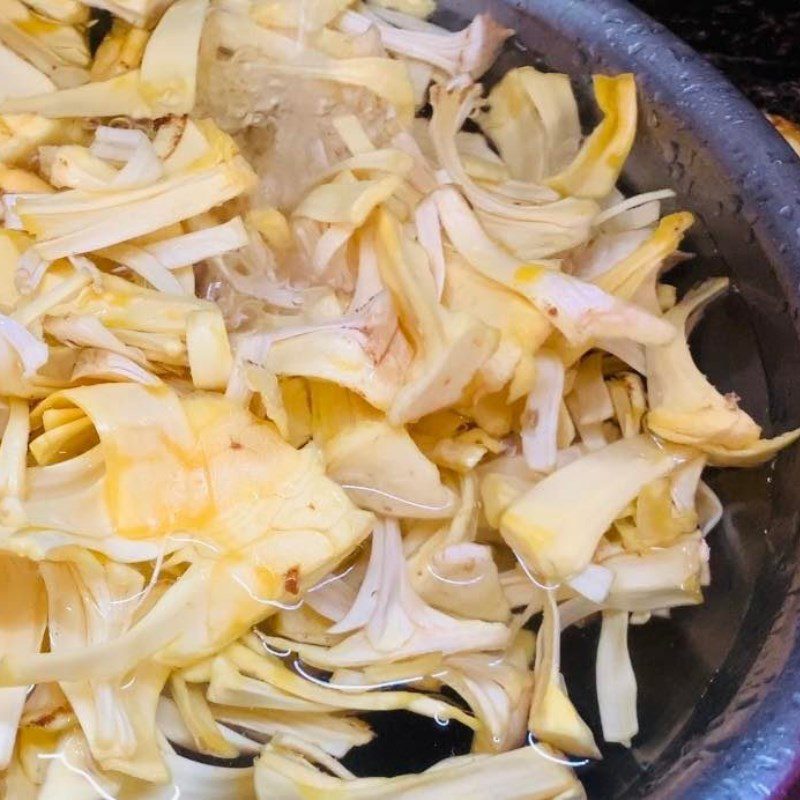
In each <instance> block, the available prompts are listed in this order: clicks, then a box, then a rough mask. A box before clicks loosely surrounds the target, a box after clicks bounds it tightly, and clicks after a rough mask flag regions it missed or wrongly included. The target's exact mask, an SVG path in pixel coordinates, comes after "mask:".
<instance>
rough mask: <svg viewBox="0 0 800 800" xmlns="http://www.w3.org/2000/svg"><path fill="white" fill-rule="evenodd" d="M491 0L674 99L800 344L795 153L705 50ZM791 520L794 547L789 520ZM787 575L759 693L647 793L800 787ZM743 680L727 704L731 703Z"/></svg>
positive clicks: (638, 25)
mask: <svg viewBox="0 0 800 800" xmlns="http://www.w3.org/2000/svg"><path fill="white" fill-rule="evenodd" d="M500 4H501V6H502V5H504V6H505V8H503V9H502V11H503V14H504V16H505V17H507V19H504V22H510V23H511V26H512V27H514V18H515V17H516V19H518V20H522V19H524V18H526V17H533V18H534V19H535V20H536V21H537V22H538V23H540V24H542V25H543V26H544V27H545V28H547V29H549V30H552V31H553V32H554V33H556V34H558V35H559V36H561V37H563V38H565V39H567V40H571V41H573V42H575V43H576V48H577V49H579V50H581V49H582V50H583V51H584V54H583V56H584V57H583V60H584V62H585V64H586V71H587V72H588V71H590V70H591V68H592V67H595V68H597V66H598V65H602V67H604V68H610V69H611V70H613V71H618V72H625V71H630V72H633V73H634V74H635V75H636V77H637V84H638V85H639V89H640V93H643V94H644V95H645V96H646V97H650V98H654V99H656V98H657V102H658V104H659V105H661V106H663V107H667V108H670V109H676V116H677V117H678V118H680V119H681V120H682V121H684V122H685V123H687V125H688V126H689V127H690V128H691V131H692V134H693V135H694V136H695V137H696V139H697V141H698V144H699V147H700V148H702V149H703V155H704V156H707V157H708V159H709V161H710V162H711V163H712V164H713V165H714V166H715V168H716V169H717V170H718V171H719V172H720V173H721V174H722V175H723V176H725V178H726V179H729V181H730V183H731V185H732V186H734V187H735V188H736V189H737V191H738V193H739V194H740V196H741V198H742V201H743V203H742V209H741V212H740V213H741V214H742V215H744V216H745V218H746V219H747V220H748V222H749V224H750V225H751V227H752V232H753V234H754V239H755V242H756V244H757V245H758V246H759V248H760V249H761V251H762V252H763V254H764V260H765V267H766V268H767V269H769V270H770V271H771V272H772V274H773V276H774V277H775V279H776V280H777V282H778V285H779V288H780V291H781V294H782V298H781V299H782V300H784V301H785V303H786V312H787V315H789V318H790V322H791V325H792V328H793V331H794V334H795V337H796V340H797V341H798V343H800V158H798V157H797V155H796V154H795V153H794V151H793V150H792V149H791V148H790V146H789V144H788V143H787V142H786V141H785V140H784V139H783V137H782V136H781V135H780V134H779V133H778V132H777V131H776V130H775V128H774V127H773V126H772V125H771V124H770V122H769V121H768V120H767V118H766V116H765V115H764V114H763V113H762V112H761V111H759V110H758V109H757V108H756V107H755V106H754V105H753V104H752V103H751V102H750V101H749V100H748V99H747V98H746V97H745V96H744V94H742V92H741V91H740V90H739V89H738V88H736V87H735V86H734V85H733V84H732V83H731V82H730V81H729V80H728V79H727V78H726V77H725V76H724V75H723V74H722V73H721V72H720V71H719V70H718V69H717V68H716V67H714V66H713V65H712V64H711V63H710V62H709V61H707V60H706V59H705V58H704V57H703V56H702V55H700V54H699V53H697V52H696V51H695V50H694V49H693V48H691V47H690V46H689V45H688V44H687V43H686V42H684V41H683V40H681V39H679V38H678V37H677V36H675V35H674V34H673V33H671V32H670V31H669V30H668V29H667V28H666V27H665V26H663V25H662V24H661V23H658V22H656V21H655V20H654V19H653V18H652V17H650V16H648V15H647V14H646V13H644V12H642V11H640V10H638V9H636V8H634V7H633V6H632V5H631V4H630V3H629V2H627V0H555V1H554V0H500ZM482 5H484V6H486V5H492V4H489V3H486V2H483V3H482ZM598 40H601V44H600V43H598ZM595 44H597V49H596V50H594V51H593V48H594V45H595ZM598 51H599V52H598ZM544 55H545V60H546V53H545V54H544ZM654 64H658V68H657V69H654ZM754 143H755V144H756V146H755V147H754ZM793 528H794V531H793V532H794V539H793V545H794V549H795V553H797V551H798V547H797V545H798V541H797V523H796V520H794V521H793ZM794 563H795V564H796V563H797V558H796V557H795V562H794ZM787 584H788V586H787V593H786V595H785V597H783V598H782V602H781V606H780V608H779V609H778V613H777V615H776V616H775V618H774V619H773V621H772V624H771V627H770V631H769V633H768V635H767V639H766V641H765V643H764V646H763V648H762V649H761V651H760V652H759V654H758V655H757V656H756V658H755V660H754V663H753V664H752V666H751V669H750V670H749V672H747V673H746V674H745V676H744V680H743V683H742V687H750V686H757V687H758V692H757V695H756V696H757V702H756V703H754V704H752V706H751V705H745V704H742V705H743V707H742V708H738V709H734V711H733V713H731V714H728V712H729V709H726V710H725V711H724V712H722V716H725V717H726V720H729V721H730V722H731V723H732V727H733V729H734V730H733V731H725V732H723V731H713V730H709V731H707V732H706V733H705V734H702V735H701V736H700V737H699V744H700V745H701V749H702V750H703V754H702V757H700V758H697V756H696V754H691V753H681V756H680V757H679V758H677V760H676V762H675V763H674V765H673V766H672V767H671V768H670V769H668V770H667V771H666V773H665V776H664V777H667V778H668V780H667V781H666V784H669V785H665V783H664V781H660V782H659V785H656V786H654V787H652V794H651V795H649V797H651V798H653V800H662V799H663V800H667V798H671V799H672V800H676V799H677V798H688V797H691V798H692V800H722V799H723V798H727V799H728V800H730V798H734V797H735V798H740V797H741V798H751V797H754V796H758V797H766V798H771V800H791V798H795V797H798V796H800V570H798V569H797V568H796V567H795V568H794V569H793V571H792V573H791V574H790V575H789V576H788V580H787ZM742 687H740V689H739V690H737V694H736V695H735V696H734V698H733V699H732V700H731V702H730V704H729V707H732V706H735V705H736V702H737V697H738V695H739V693H740V692H741V690H742ZM732 734H733V736H732Z"/></svg>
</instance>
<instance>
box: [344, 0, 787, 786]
mask: <svg viewBox="0 0 800 800" xmlns="http://www.w3.org/2000/svg"><path fill="white" fill-rule="evenodd" d="M440 6H441V8H442V10H441V12H440V13H439V15H438V16H439V19H438V21H440V22H441V23H442V24H444V25H446V26H447V27H450V28H454V29H455V28H460V27H462V26H463V25H464V23H465V21H466V20H469V19H470V18H472V16H474V15H475V14H476V13H477V12H479V11H485V10H488V11H491V13H492V14H493V15H494V16H495V17H496V18H497V19H498V20H499V21H501V22H502V23H504V24H506V25H507V26H508V27H510V28H513V29H514V30H516V31H517V36H516V38H515V39H514V40H512V41H511V43H510V45H509V47H508V48H507V49H506V51H505V52H504V54H503V55H502V57H501V59H500V61H499V63H498V65H497V68H496V70H495V72H494V76H492V75H490V76H488V80H489V81H491V80H492V79H493V77H494V78H495V79H496V78H497V77H498V76H500V75H502V74H503V73H504V72H505V71H506V70H507V69H509V68H511V67H514V66H519V65H520V64H526V63H527V64H530V63H536V64H540V65H544V66H545V67H546V68H548V69H553V70H558V71H561V72H567V73H569V74H570V75H571V76H572V77H573V79H574V81H575V85H576V87H577V88H578V92H579V96H580V99H581V101H582V103H583V106H584V108H583V110H584V112H585V113H586V122H587V124H591V123H592V122H593V119H592V116H591V115H592V113H593V109H592V103H591V90H590V79H591V74H592V73H593V72H608V73H619V72H628V71H630V72H633V73H634V74H635V75H636V77H637V82H638V86H639V98H640V121H639V131H640V132H639V136H638V138H637V143H636V146H635V148H634V151H633V153H632V155H631V158H630V160H629V163H628V166H627V169H626V171H625V174H624V176H623V183H624V184H625V188H627V189H629V190H631V191H636V192H641V191H647V190H651V189H658V188H663V187H665V186H668V187H671V188H673V189H675V190H676V191H677V193H678V198H677V200H676V201H675V205H676V206H679V207H682V208H687V209H690V210H692V211H693V212H694V213H695V214H696V215H697V218H698V223H697V225H696V226H695V228H694V231H693V234H692V236H691V237H690V238H689V244H688V247H687V248H686V249H690V250H692V251H693V252H695V253H697V258H696V259H695V260H694V261H692V262H690V263H688V264H686V265H683V266H682V267H680V268H679V269H678V270H677V272H676V273H675V274H674V275H673V276H672V277H674V279H675V280H676V282H677V283H678V285H679V286H680V287H682V288H683V287H686V286H688V285H691V284H693V283H695V282H697V281H699V280H700V279H702V278H705V277H707V276H708V275H714V274H725V275H728V276H730V278H731V279H732V283H733V287H734V290H733V291H732V292H731V293H730V294H729V295H728V297H727V298H726V299H725V300H724V301H721V302H718V303H717V304H716V305H715V306H714V307H713V308H712V310H711V311H710V312H709V313H708V314H707V316H706V319H705V321H704V322H703V323H702V324H701V325H700V326H699V327H698V329H697V331H696V332H695V334H694V336H693V340H692V346H693V349H694V351H695V355H696V357H697V359H698V361H699V363H700V365H701V367H702V368H703V369H704V370H705V371H706V372H707V374H708V375H709V377H710V378H711V379H712V380H713V381H714V383H715V384H716V385H717V386H718V387H720V388H721V390H723V391H735V392H736V393H737V394H738V395H739V396H740V397H741V398H742V405H743V407H744V408H746V409H747V410H748V411H749V412H750V413H751V414H752V415H753V416H754V417H755V418H756V419H757V420H758V421H759V422H760V423H761V424H762V425H763V426H764V428H765V431H766V432H767V433H768V434H769V433H772V432H780V431H783V430H786V429H788V428H790V427H794V426H797V425H798V423H800V346H798V340H799V339H800V321H799V317H798V314H800V308H799V306H800V160H798V159H797V158H796V156H795V155H794V153H793V152H792V151H791V150H790V149H789V147H788V146H787V145H786V144H785V142H784V141H783V140H782V139H781V138H780V137H779V136H778V134H777V133H775V131H774V130H773V129H772V127H771V126H770V125H769V124H768V122H767V121H766V120H765V119H764V117H763V116H762V115H761V113H760V112H759V111H758V110H757V109H755V108H754V107H753V106H752V105H751V104H750V103H749V102H748V101H747V100H746V99H745V98H744V97H743V96H742V95H741V94H740V93H739V91H738V90H737V89H735V88H734V87H733V86H732V85H731V84H730V83H728V81H727V80H726V79H725V78H723V77H722V75H720V73H718V72H717V71H716V70H715V69H714V68H713V67H712V66H710V65H709V64H708V63H707V62H705V61H704V60H703V59H702V58H701V57H700V56H699V55H698V54H697V53H695V52H694V51H693V50H691V48H689V47H688V46H687V45H686V44H684V43H682V42H681V41H680V40H678V39H676V38H675V37H674V36H673V35H672V34H670V33H669V32H668V31H667V30H666V29H665V28H664V27H662V26H661V25H659V24H657V23H656V22H654V21H653V20H652V19H650V18H649V17H647V16H645V15H644V14H642V13H640V12H638V11H636V10H635V9H634V8H633V7H631V6H630V5H629V4H628V3H626V2H624V0H516V2H503V0H483V1H481V0H444V2H441V3H440ZM710 481H711V483H712V485H713V487H714V488H715V490H716V491H717V492H718V493H719V494H720V496H721V498H722V501H723V503H724V505H725V515H724V518H723V520H722V522H721V523H720V524H719V526H718V527H717V529H716V530H715V531H714V532H713V533H712V534H711V536H710V544H711V550H712V562H711V568H712V585H711V587H710V589H709V590H708V592H707V594H706V602H705V604H704V605H703V606H700V607H696V608H691V609H683V610H678V611H676V612H675V613H674V614H673V616H672V618H671V619H670V620H655V621H653V622H651V623H649V624H648V625H645V626H643V627H639V628H633V629H632V633H631V650H632V658H633V661H634V667H635V669H636V673H637V676H638V678H639V713H640V728H641V733H640V734H639V736H638V737H637V738H636V739H635V741H634V746H633V748H632V749H631V750H626V749H624V748H622V747H620V746H617V745H611V746H608V747H606V748H605V749H604V753H603V755H604V759H603V761H602V762H600V763H598V764H596V765H593V766H591V767H587V768H584V769H583V770H581V772H582V774H581V778H582V779H583V780H584V782H585V784H586V786H587V789H588V791H589V796H590V798H593V800H616V798H625V800H636V798H644V797H647V798H657V799H658V800H662V799H663V798H676V799H677V798H680V799H681V800H723V798H729V799H730V800H733V799H734V798H735V799H736V800H739V799H741V800H753V799H754V798H763V797H769V798H789V800H791V798H798V797H800V783H797V776H798V773H799V772H800V761H799V760H798V758H799V757H798V749H799V747H800V643H799V642H798V632H799V631H800V626H799V625H798V622H799V621H800V613H799V612H800V570H799V569H798V563H799V556H800V539H799V537H798V513H799V512H800V491H798V487H800V452H798V448H793V449H791V450H789V451H788V452H784V453H782V454H781V455H780V456H779V458H778V459H777V460H776V461H775V462H774V463H773V464H770V465H767V466H765V467H763V468H760V469H757V470H742V471H739V470H737V471H734V470H717V471H714V472H712V474H711V475H710ZM597 633H598V631H597V626H590V627H589V628H588V629H586V630H583V631H571V632H570V633H569V635H568V636H567V637H565V642H564V646H563V650H562V654H563V655H562V658H563V659H564V663H563V668H564V671H565V675H566V679H567V683H568V686H569V688H570V692H571V695H572V696H573V699H574V700H575V702H576V705H577V706H578V708H579V710H580V711H581V712H582V713H583V714H584V715H585V718H586V719H587V720H588V721H589V722H590V724H591V725H592V727H593V728H594V730H595V732H596V733H598V734H599V724H598V715H597V708H596V701H595V698H594V651H595V647H596V640H597ZM393 719H394V720H396V717H394V718H393ZM374 723H376V724H377V725H378V727H379V728H382V729H383V730H384V731H385V733H386V736H385V737H382V738H383V741H384V742H386V741H388V742H391V746H390V747H388V748H386V749H383V750H381V749H377V748H378V746H376V748H375V749H373V748H372V747H371V746H370V747H367V748H362V749H361V750H360V751H357V753H358V754H357V755H354V756H353V766H354V767H355V768H357V769H361V770H362V771H363V772H371V773H372V774H376V773H377V774H392V773H396V772H400V771H404V770H406V771H407V770H419V769H422V768H424V767H426V766H428V765H429V764H430V763H432V762H434V761H436V760H438V759H439V758H442V757H443V756H446V755H449V754H450V753H451V752H458V751H462V752H463V748H464V746H465V744H466V741H465V737H464V736H463V735H462V733H460V732H458V731H453V732H445V735H441V734H439V735H437V734H435V733H434V732H433V731H432V730H431V726H430V724H429V723H425V722H421V721H419V720H416V721H412V720H408V722H407V723H406V722H403V723H402V724H398V723H396V722H392V723H391V727H389V728H388V729H387V725H388V723H387V722H386V721H381V720H380V719H376V720H374ZM426 725H427V727H426ZM434 727H435V726H434ZM454 727H457V726H454ZM599 738H600V737H599V736H598V740H599Z"/></svg>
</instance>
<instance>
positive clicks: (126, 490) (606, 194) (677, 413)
mask: <svg viewBox="0 0 800 800" xmlns="http://www.w3.org/2000/svg"><path fill="white" fill-rule="evenodd" d="M92 5H94V6H96V7H99V8H102V9H105V10H106V11H108V12H110V13H111V15H112V20H111V25H110V27H109V29H108V31H107V33H106V34H105V36H104V38H103V40H102V41H101V42H100V44H99V47H97V48H96V49H95V50H94V51H92V50H91V49H90V47H89V32H90V27H91V25H92V24H93V23H92V22H91V20H90V11H89V6H88V5H87V4H85V3H84V2H83V1H82V0H23V1H22V2H20V0H0V221H1V222H2V227H0V608H1V609H2V612H1V613H0V782H1V783H2V789H0V794H3V793H4V794H3V796H8V797H9V798H14V800H22V799H23V798H25V799H27V798H30V799H31V800H34V799H37V798H38V800H63V799H64V798H69V799H70V800H72V799H73V798H83V797H85V798H87V799H88V798H92V799H93V798H97V797H103V798H108V797H115V798H120V800H139V798H142V800H146V799H147V798H156V797H158V798H167V797H170V798H175V797H178V796H179V795H180V796H182V797H189V798H192V799H193V800H237V799H238V798H244V799H245V800H249V799H250V798H259V800H261V799H262V798H263V800H266V799H267V798H275V797H281V798H308V797H312V796H313V797H317V796H319V797H323V796H324V797H326V798H343V800H345V799H348V798H390V797H395V796H400V795H402V796H403V797H408V798H430V797H457V796H459V795H464V796H465V797H467V796H469V797H479V796H480V797H484V796H486V797H497V798H498V800H503V799H507V800H523V799H524V800H530V799H531V798H536V799H537V800H556V799H557V800H580V798H583V797H585V795H584V791H583V789H582V787H581V785H580V783H579V781H578V779H577V777H576V776H575V774H574V772H573V770H572V769H571V762H570V761H569V759H568V758H567V757H568V756H579V757H582V758H597V757H599V756H600V748H601V746H602V742H600V746H598V741H599V739H600V733H602V739H603V740H604V741H605V742H615V743H620V744H623V745H625V746H630V745H631V742H632V740H633V739H634V737H635V736H636V735H637V732H638V730H639V720H638V717H637V713H636V695H637V686H636V677H635V674H634V671H633V667H632V663H633V662H632V659H631V651H635V646H636V644H635V641H634V640H633V637H632V636H631V637H629V628H630V625H631V624H632V623H636V624H639V623H642V622H643V621H645V620H646V619H648V618H649V616H650V615H651V614H656V613H658V614H663V613H665V612H666V611H668V610H670V609H679V608H680V607H682V606H689V605H696V604H699V603H701V602H702V599H703V588H704V587H705V586H706V585H707V584H708V582H709V580H710V572H709V567H708V562H709V545H708V543H707V541H706V537H707V536H708V535H709V534H710V533H711V531H712V529H713V528H714V526H715V525H716V524H717V522H718V521H719V519H720V518H721V516H722V513H723V509H722V505H721V503H720V501H719V499H718V498H717V497H716V495H715V494H714V493H713V491H712V490H711V489H710V487H709V486H708V485H707V484H706V483H704V482H703V480H702V479H701V478H702V473H703V469H704V468H705V466H706V465H712V466H723V467H725V466H749V465H751V464H757V463H762V462H763V461H765V460H768V459H770V458H772V457H774V456H775V455H776V454H777V453H778V451H779V450H781V449H782V448H784V447H786V446H788V445H789V444H791V443H792V442H793V441H794V440H795V439H797V438H798V437H800V431H790V432H788V433H784V434H782V435H778V436H776V437H775V438H772V439H764V438H762V436H761V426H760V425H759V424H758V423H757V422H756V421H755V420H754V419H753V418H752V417H751V416H750V415H749V414H748V413H747V412H745V410H744V409H743V408H740V404H739V400H738V398H737V397H736V396H735V394H733V393H730V394H727V395H723V394H721V393H720V392H719V391H718V390H717V389H716V388H715V387H714V386H712V385H711V383H710V382H709V381H708V380H707V379H706V377H705V376H704V375H703V374H702V372H701V371H700V368H699V366H698V365H696V364H695V362H694V360H693V358H692V355H691V353H690V349H689V344H688V337H689V335H690V333H691V330H692V326H693V323H694V320H695V319H696V317H697V316H698V314H699V313H700V311H701V310H702V308H703V307H704V306H705V305H706V304H707V303H708V302H710V301H711V300H712V299H713V298H715V297H716V296H717V295H718V294H720V293H721V292H722V291H723V290H724V289H725V288H726V287H727V282H726V281H725V280H724V279H715V280H712V281H709V282H706V283H705V284H702V285H701V286H700V287H699V288H697V289H695V290H692V291H690V292H688V293H686V294H685V295H684V296H683V297H680V298H679V297H678V293H677V291H676V289H675V288H674V287H672V286H670V285H668V284H666V283H664V282H663V281H662V273H663V272H664V271H666V270H667V269H669V267H670V266H672V265H673V264H675V263H678V262H679V261H681V260H683V259H684V258H685V255H684V254H682V253H681V252H680V251H679V249H678V248H679V247H681V246H682V244H681V242H682V238H683V236H684V234H686V232H687V231H688V229H689V228H690V227H691V225H692V223H693V217H692V215H691V214H690V213H688V212H684V211H679V212H677V213H669V214H666V215H665V216H663V217H662V202H664V201H668V200H670V199H671V198H673V197H674V193H673V192H672V191H670V190H668V189H665V190H658V191H649V192H647V193H645V194H640V195H635V196H633V197H628V198H626V197H625V196H624V195H623V194H622V193H621V192H620V191H619V190H618V189H617V188H616V183H617V180H618V178H619V176H620V174H621V173H622V170H623V169H624V167H625V161H626V158H627V156H628V153H629V151H630V149H631V147H632V145H633V143H634V139H635V135H636V117H637V104H636V86H635V81H634V78H633V76H631V75H596V76H594V89H595V97H596V101H597V105H598V106H599V110H600V112H601V119H600V122H599V123H598V124H597V126H596V127H595V129H594V130H593V131H592V132H591V133H590V134H589V135H588V136H584V135H583V134H582V129H581V124H580V116H579V111H578V103H577V101H576V97H575V95H574V93H573V90H572V85H571V81H570V79H569V77H568V76H566V75H562V74H557V73H552V72H545V71H541V70H539V69H535V68H534V67H530V66H525V67H521V68H517V69H512V70H510V71H509V72H508V73H507V74H506V75H505V76H504V77H502V79H501V80H499V81H498V82H497V83H496V84H495V85H494V87H493V88H492V89H491V90H490V91H488V92H485V91H484V89H483V87H482V86H481V85H480V84H478V83H477V80H478V79H480V78H481V76H483V75H484V73H486V72H487V70H489V69H490V67H492V65H493V64H494V62H495V59H496V57H497V55H498V53H499V52H500V50H501V49H502V47H503V44H504V42H505V41H506V39H507V38H508V37H509V36H510V35H511V34H512V31H510V30H508V29H506V28H504V27H503V26H501V25H500V24H499V23H497V22H496V21H495V20H494V19H492V17H491V16H490V15H488V14H477V15H476V16H475V17H474V18H473V19H472V20H471V22H470V23H469V24H468V25H466V26H465V27H464V28H463V29H461V30H459V31H450V30H447V29H445V28H443V27H441V26H439V25H437V24H435V23H434V22H432V21H429V20H428V19H427V17H428V16H430V15H431V14H432V12H433V11H434V10H435V3H434V2H433V0H369V1H368V2H356V0H97V2H94V3H92ZM428 104H429V105H430V110H431V114H430V115H428V114H426V113H424V112H423V108H424V107H425V106H426V105H428ZM595 616H597V617H598V618H599V619H600V620H601V623H600V625H601V627H600V639H599V645H598V651H597V658H596V664H595V682H596V687H597V698H598V708H599V721H598V725H596V726H595V728H596V730H593V729H592V728H590V726H589V725H588V724H587V722H586V721H584V719H583V718H582V717H581V713H580V712H579V710H578V708H576V706H575V705H574V704H573V702H572V700H570V695H569V690H568V687H567V686H566V684H565V680H564V676H563V675H562V674H561V661H562V659H561V639H560V633H561V630H562V629H563V628H566V627H569V626H570V625H573V624H576V623H578V622H588V621H589V620H590V619H591V618H593V617H595ZM532 629H535V630H536V634H535V635H534V632H533V630H532ZM629 638H630V639H631V641H630V642H629ZM397 711H403V712H406V713H408V712H410V713H413V714H416V715H418V716H420V717H425V718H428V719H429V720H430V721H431V724H432V725H434V726H435V725H437V723H438V725H440V726H442V727H446V726H447V725H448V724H450V723H452V724H454V725H459V726H462V727H463V728H464V729H465V730H466V731H467V732H468V733H469V734H470V735H471V736H472V740H471V745H470V747H469V750H470V752H469V754H467V753H462V754H461V755H454V756H453V757H452V758H447V759H445V760H444V761H442V762H441V763H439V764H438V765H436V766H435V767H433V768H431V769H429V770H427V771H425V772H421V773H419V774H413V775H404V776H398V777H393V778H379V777H369V776H365V775H358V776H356V775H354V774H353V773H352V772H350V771H349V769H348V768H347V767H345V766H344V765H343V764H342V763H341V759H343V758H345V757H346V756H347V755H348V754H349V753H350V752H351V751H357V750H358V748H361V747H363V746H365V745H367V744H368V743H370V742H373V741H374V740H375V739H376V738H378V739H381V738H384V739H385V738H386V736H387V735H386V734H381V736H378V735H377V731H378V730H379V727H380V726H378V725H377V724H376V729H375V731H373V729H372V727H371V719H370V722H368V721H367V720H366V719H364V718H362V716H363V715H364V714H369V713H370V712H382V713H394V712H397ZM589 721H590V722H591V720H589ZM596 736H597V740H596V738H595V737H596ZM399 738H400V737H399V734H398V739H399ZM393 746H394V741H393V740H390V741H389V742H388V747H389V748H392V747H393ZM214 759H217V760H216V761H215V760H214ZM219 759H225V761H224V762H220V761H219Z"/></svg>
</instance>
